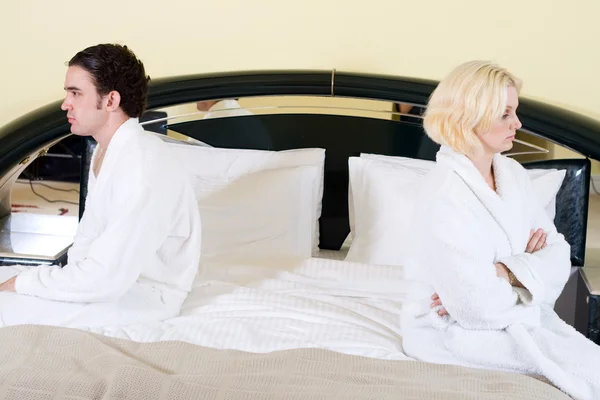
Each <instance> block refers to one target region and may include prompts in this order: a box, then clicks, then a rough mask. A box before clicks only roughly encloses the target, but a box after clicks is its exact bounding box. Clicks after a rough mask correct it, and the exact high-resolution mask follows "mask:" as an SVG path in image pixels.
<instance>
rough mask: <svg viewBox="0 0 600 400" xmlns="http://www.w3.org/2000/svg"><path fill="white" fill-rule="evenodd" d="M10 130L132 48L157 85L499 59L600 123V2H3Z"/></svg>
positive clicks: (542, 94)
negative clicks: (78, 72) (257, 73)
mask: <svg viewBox="0 0 600 400" xmlns="http://www.w3.org/2000/svg"><path fill="white" fill-rule="evenodd" d="M2 15H3V18H2V23H1V24H0V37H2V40H0V54H1V55H2V61H3V62H2V73H1V74H0V89H1V90H2V93H3V96H2V97H0V125H2V124H4V123H6V122H8V121H10V120H12V119H13V118H16V117H18V116H19V115H21V114H22V113H25V112H27V111H29V110H31V109H33V108H35V107H37V106H41V105H44V104H46V103H48V102H50V101H53V100H56V99H58V98H60V97H61V96H62V94H63V92H62V84H63V79H64V72H65V65H64V63H65V62H66V61H67V60H68V59H69V58H70V57H71V56H72V55H73V54H74V53H75V52H76V51H78V50H80V49H82V48H84V47H86V46H88V45H92V44H96V43H99V42H119V43H125V44H128V45H130V46H131V48H132V49H133V50H134V51H135V52H136V53H137V54H138V55H139V56H140V58H142V59H143V60H144V62H145V64H146V67H147V70H148V72H149V74H150V75H151V76H152V77H160V76H169V75H179V74H188V73H199V72H212V71H229V70H256V69H331V68H336V69H338V70H343V71H359V72H372V73H382V74H393V75H405V76H416V77H424V78H431V79H440V78H442V77H443V76H444V75H445V74H446V73H447V72H448V71H449V70H450V69H451V68H452V67H453V66H455V65H456V64H458V63H460V62H463V61H465V60H468V59H474V58H482V59H492V60H495V61H497V62H499V63H501V64H503V65H505V66H507V67H508V68H510V69H511V70H512V71H513V72H514V73H515V74H517V75H518V76H520V77H521V78H523V80H524V82H525V86H524V91H523V94H524V95H525V96H529V97H532V98H535V99H538V100H542V101H547V102H550V103H553V104H556V105H559V106H563V107H566V108H569V109H572V110H575V111H578V112H581V113H583V114H585V115H588V116H591V117H594V118H597V119H600V79H598V76H599V73H600V72H599V71H600V51H598V48H599V47H598V46H599V43H598V39H599V38H600V24H598V23H597V22H598V21H597V18H598V16H599V15H600V1H598V0H578V1H575V2H565V1H556V0H529V1H520V0H505V1H501V2H488V1H481V0H465V1H457V0H454V1H447V0H429V1H428V0H422V1H410V2H409V1H400V0H371V1H364V0H360V1H358V0H346V1H344V2H341V1H338V0H304V1H301V2H299V1H294V2H292V1H286V0H272V1H268V0H252V1H249V0H237V1H233V0H219V1H197V0H195V1H192V0H171V1H164V0H163V1H156V0H143V1H142V0H127V1H124V0H119V1H116V0H105V1H81V2H72V1H69V2H67V1H64V0H56V1H52V2H50V1H46V0H20V1H13V2H3V5H2Z"/></svg>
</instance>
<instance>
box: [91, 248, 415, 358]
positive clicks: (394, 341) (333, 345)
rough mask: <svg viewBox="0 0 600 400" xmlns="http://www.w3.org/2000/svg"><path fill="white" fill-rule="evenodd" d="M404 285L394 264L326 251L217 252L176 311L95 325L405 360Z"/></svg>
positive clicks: (122, 333) (256, 347)
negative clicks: (303, 255) (226, 256)
mask: <svg viewBox="0 0 600 400" xmlns="http://www.w3.org/2000/svg"><path fill="white" fill-rule="evenodd" d="M405 292H406V287H405V283H404V281H403V269H402V268H399V267H390V266H375V265H366V264H358V263H350V262H344V261H339V260H331V259H324V258H311V259H303V260H302V259H281V260H276V259H269V260H264V259H257V260H244V261H234V260H219V261H213V262H210V263H205V264H204V265H203V268H202V270H201V271H200V272H199V273H198V276H197V277H196V279H195V281H194V285H193V289H192V292H191V293H190V294H189V295H188V297H187V299H186V301H185V303H184V304H183V306H182V310H181V314H180V316H179V317H177V318H172V319H169V320H167V321H164V322H162V323H157V324H152V325H132V326H127V327H106V328H103V329H102V330H101V331H99V332H98V333H102V334H104V335H108V336H111V337H116V338H124V339H130V340H134V341H138V342H155V341H164V340H179V341H184V342H188V343H193V344H196V345H200V346H205V347H210V348H217V349H234V350H241V351H247V352H255V353H265V352H272V351H281V350H290V349H299V348H321V349H326V350H332V351H336V352H340V353H344V354H351V355H360V356H366V357H373V358H379V359H390V360H406V359H409V358H408V357H406V356H405V355H404V354H403V353H402V342H401V334H400V309H401V307H402V302H403V301H404V299H405Z"/></svg>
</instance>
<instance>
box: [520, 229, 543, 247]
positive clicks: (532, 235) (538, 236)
mask: <svg viewBox="0 0 600 400" xmlns="http://www.w3.org/2000/svg"><path fill="white" fill-rule="evenodd" d="M547 236H548V235H546V232H544V231H543V230H542V229H538V230H537V231H534V230H533V229H532V230H531V231H530V232H529V242H528V243H527V247H526V248H525V252H526V253H535V252H536V251H539V250H541V249H543V248H545V247H546V237H547Z"/></svg>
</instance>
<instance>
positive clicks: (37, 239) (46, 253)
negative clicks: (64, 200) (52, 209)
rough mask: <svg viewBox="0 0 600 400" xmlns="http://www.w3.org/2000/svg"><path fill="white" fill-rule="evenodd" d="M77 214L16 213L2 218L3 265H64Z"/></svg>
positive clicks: (0, 246) (0, 250)
mask: <svg viewBox="0 0 600 400" xmlns="http://www.w3.org/2000/svg"><path fill="white" fill-rule="evenodd" d="M78 223H79V220H78V218H77V217H76V216H68V215H60V216H59V215H45V214H30V213H12V214H10V215H8V216H6V217H4V218H1V219H0V266H6V265H15V264H21V265H40V264H45V265H51V264H55V265H61V266H62V265H64V264H66V259H67V251H68V250H69V248H70V247H71V245H72V244H73V240H74V237H75V233H76V231H77V225H78Z"/></svg>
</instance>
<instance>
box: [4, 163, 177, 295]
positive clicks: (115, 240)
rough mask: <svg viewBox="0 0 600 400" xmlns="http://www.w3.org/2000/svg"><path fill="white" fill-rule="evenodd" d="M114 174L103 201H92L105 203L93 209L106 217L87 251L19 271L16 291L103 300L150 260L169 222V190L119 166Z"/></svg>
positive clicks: (117, 291)
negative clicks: (61, 263)
mask: <svg viewBox="0 0 600 400" xmlns="http://www.w3.org/2000/svg"><path fill="white" fill-rule="evenodd" d="M134 169H135V168H134ZM107 172H108V171H107ZM111 172H112V171H111ZM116 174H119V176H118V178H116V179H115V180H114V182H111V183H112V184H111V185H110V190H107V193H106V195H107V196H110V198H109V199H108V201H106V202H98V203H96V204H95V205H94V206H95V207H101V206H100V205H99V204H100V203H102V206H106V207H107V209H106V210H98V213H100V214H102V215H106V218H105V219H104V221H106V222H105V226H104V227H103V228H101V233H100V234H99V235H98V237H96V238H94V239H93V241H92V243H91V244H90V248H89V252H88V254H87V256H86V257H83V258H82V257H77V258H75V260H74V261H71V260H69V261H68V263H67V264H66V265H65V266H64V267H63V268H60V267H58V266H39V267H35V268H31V269H29V270H27V271H25V272H22V273H21V274H19V275H18V276H17V279H16V283H15V285H16V291H17V292H18V293H20V294H27V295H32V296H37V297H41V298H46V299H51V300H60V301H71V302H102V301H112V300H115V299H118V298H119V297H120V296H122V295H123V294H124V293H125V292H126V291H127V290H128V289H130V288H131V286H132V285H133V284H134V283H135V281H136V279H137V278H138V277H139V275H140V272H141V271H142V269H143V267H144V265H147V263H148V262H151V259H152V257H149V255H153V254H155V253H156V252H157V251H158V250H159V248H160V247H161V245H162V243H163V242H164V241H165V239H166V237H167V235H168V232H169V226H170V221H169V220H170V218H169V215H168V212H167V211H166V210H169V209H172V207H171V206H169V205H168V204H165V203H167V202H168V201H169V198H168V194H167V192H168V190H158V189H157V188H155V187H152V185H150V184H148V183H147V182H148V180H147V179H144V178H145V177H144V176H143V172H142V171H137V172H136V171H131V170H130V171H123V170H120V171H118V172H116ZM132 182H136V183H135V184H132ZM145 182H146V183H145Z"/></svg>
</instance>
